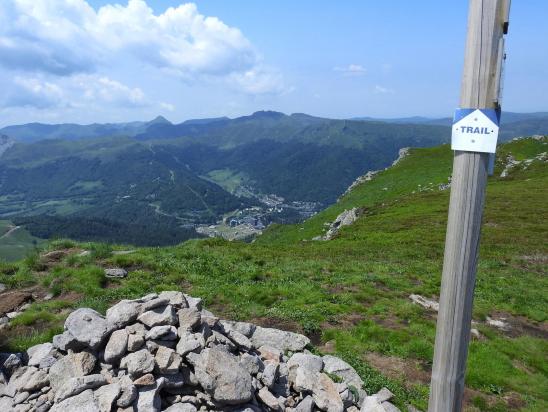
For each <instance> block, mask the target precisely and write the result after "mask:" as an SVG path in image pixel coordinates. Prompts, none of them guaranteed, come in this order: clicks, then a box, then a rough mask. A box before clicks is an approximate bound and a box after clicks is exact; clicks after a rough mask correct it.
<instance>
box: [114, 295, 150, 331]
mask: <svg viewBox="0 0 548 412" xmlns="http://www.w3.org/2000/svg"><path fill="white" fill-rule="evenodd" d="M140 312H141V303H139V302H135V301H131V300H122V301H120V302H118V303H117V304H116V305H114V306H112V307H111V308H109V309H108V310H107V316H106V320H107V324H108V328H109V330H114V329H120V328H123V327H124V326H126V325H128V324H130V323H131V322H133V321H135V319H137V316H139V313H140Z"/></svg>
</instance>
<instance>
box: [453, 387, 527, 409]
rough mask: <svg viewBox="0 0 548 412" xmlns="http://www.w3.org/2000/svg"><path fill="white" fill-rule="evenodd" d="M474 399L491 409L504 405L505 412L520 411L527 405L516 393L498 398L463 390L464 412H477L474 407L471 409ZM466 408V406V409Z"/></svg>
mask: <svg viewBox="0 0 548 412" xmlns="http://www.w3.org/2000/svg"><path fill="white" fill-rule="evenodd" d="M476 398H481V399H483V400H484V401H485V403H486V404H487V406H489V407H491V408H493V407H495V406H497V405H499V407H500V404H501V402H502V403H504V406H505V410H507V411H512V410H520V409H522V408H523V407H525V406H526V405H527V402H525V401H524V400H523V399H522V398H521V397H520V395H519V394H518V393H516V392H509V393H507V394H506V395H504V396H502V397H500V396H495V395H488V394H486V393H483V392H480V391H478V390H475V389H471V388H464V399H463V403H464V405H465V408H464V410H465V411H478V409H477V408H476V407H471V406H472V405H473V404H474V399H476ZM466 406H468V408H467V407H466Z"/></svg>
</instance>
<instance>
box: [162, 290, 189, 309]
mask: <svg viewBox="0 0 548 412" xmlns="http://www.w3.org/2000/svg"><path fill="white" fill-rule="evenodd" d="M158 297H159V298H160V299H167V300H168V302H169V304H170V305H173V306H178V307H180V308H186V307H188V303H187V301H186V299H185V296H184V295H183V293H182V292H177V291H165V292H161V293H160V295H159V296H158Z"/></svg>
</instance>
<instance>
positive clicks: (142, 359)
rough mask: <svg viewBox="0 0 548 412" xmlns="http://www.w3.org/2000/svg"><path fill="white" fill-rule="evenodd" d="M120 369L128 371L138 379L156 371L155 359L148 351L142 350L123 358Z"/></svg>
mask: <svg viewBox="0 0 548 412" xmlns="http://www.w3.org/2000/svg"><path fill="white" fill-rule="evenodd" d="M120 368H123V369H127V371H128V373H129V375H130V376H131V377H133V378H137V377H139V376H142V375H144V374H146V373H149V372H152V371H153V370H154V357H153V356H152V355H151V354H150V352H149V351H148V350H146V349H141V350H139V351H137V352H133V353H130V354H129V355H127V356H126V357H124V358H122V360H121V361H120Z"/></svg>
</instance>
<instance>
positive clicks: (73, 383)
mask: <svg viewBox="0 0 548 412" xmlns="http://www.w3.org/2000/svg"><path fill="white" fill-rule="evenodd" d="M106 383H107V381H106V379H105V377H104V376H103V375H101V374H95V375H87V376H81V377H77V378H69V379H67V380H65V382H63V384H62V385H61V386H60V387H59V388H58V389H57V391H56V392H55V402H56V403H59V402H61V401H63V400H65V399H67V398H70V397H72V396H75V395H78V394H79V393H80V392H83V391H85V390H86V389H95V388H98V387H99V386H102V385H105V384H106Z"/></svg>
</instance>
